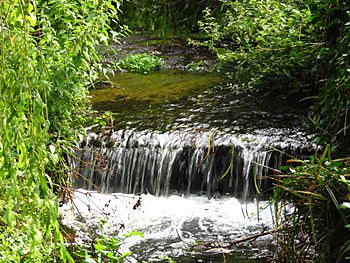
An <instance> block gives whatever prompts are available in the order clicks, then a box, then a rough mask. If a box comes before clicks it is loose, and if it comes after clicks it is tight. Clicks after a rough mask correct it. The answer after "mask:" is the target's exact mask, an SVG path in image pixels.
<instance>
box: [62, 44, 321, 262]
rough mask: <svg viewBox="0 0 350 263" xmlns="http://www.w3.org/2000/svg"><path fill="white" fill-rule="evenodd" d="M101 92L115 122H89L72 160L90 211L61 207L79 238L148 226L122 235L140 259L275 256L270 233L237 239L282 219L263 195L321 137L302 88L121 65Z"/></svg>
mask: <svg viewBox="0 0 350 263" xmlns="http://www.w3.org/2000/svg"><path fill="white" fill-rule="evenodd" d="M132 48H134V47H132ZM132 50H134V49H132ZM146 50H147V49H146ZM132 52H133V51H132ZM152 52H158V53H159V52H161V53H162V54H163V55H164V56H166V55H167V54H166V52H165V51H164V50H160V49H159V50H156V49H155V50H152ZM172 52H173V51H172ZM174 52H175V53H174ZM174 52H173V53H174V54H176V56H175V57H178V56H180V55H181V54H180V53H181V52H180V53H178V52H177V50H175V51H174ZM168 55H169V54H168ZM171 60H172V61H176V63H175V64H177V63H178V62H179V61H180V60H181V61H182V63H185V62H184V61H188V57H183V59H182V58H180V59H179V58H177V59H175V60H174V57H173V56H172V55H171ZM173 68H181V67H173ZM182 68H186V65H182ZM91 95H92V98H91V102H92V104H93V107H94V108H95V109H96V110H98V111H105V110H110V111H112V112H113V114H114V118H115V121H114V124H113V125H110V126H108V127H105V128H104V129H102V130H96V129H94V128H93V127H90V129H89V130H88V138H87V139H86V140H85V141H83V142H82V145H81V148H80V149H78V150H77V151H76V156H75V157H72V158H71V160H70V163H71V168H72V174H71V178H72V181H73V183H74V186H75V187H76V188H82V189H85V190H82V189H80V190H79V191H77V192H75V194H74V202H75V204H76V207H77V208H78V209H79V211H80V214H78V212H77V211H74V210H72V208H69V205H67V206H65V207H64V208H62V211H63V212H62V213H61V214H63V215H64V217H65V218H64V220H63V221H64V223H65V224H66V225H69V226H71V227H72V228H75V230H76V231H77V233H78V235H77V238H78V239H79V238H80V239H81V240H85V242H87V241H86V240H89V239H91V231H92V230H94V231H95V232H98V233H95V234H102V235H117V234H120V233H123V232H128V231H134V230H137V231H141V232H143V233H144V234H145V237H144V238H140V237H137V236H135V237H132V238H128V239H127V240H125V245H124V246H123V249H124V250H125V251H126V250H129V249H130V250H132V251H133V252H134V256H133V258H134V261H135V262H142V261H149V260H150V259H152V258H153V259H155V260H156V261H157V262H164V260H163V261H162V260H161V259H160V257H164V256H165V257H166V256H170V257H171V258H173V259H175V261H176V262H237V263H243V262H266V260H267V258H268V256H270V255H271V253H272V252H273V250H274V247H273V242H272V239H271V237H269V236H264V237H261V238H259V239H257V240H255V241H251V242H246V243H242V244H239V246H229V244H230V241H232V240H238V239H240V238H244V237H247V236H251V235H254V234H256V233H261V232H263V231H266V230H268V229H271V228H272V227H273V211H272V209H271V208H270V207H269V206H268V205H267V203H266V202H264V201H260V202H259V203H258V202H257V200H258V199H260V200H266V197H267V196H268V195H269V193H270V191H271V187H272V181H271V179H270V178H271V176H272V177H273V176H274V175H276V174H280V171H279V169H280V167H281V165H284V164H285V161H286V160H287V159H290V158H293V159H294V158H303V157H305V156H307V155H309V153H310V152H312V151H314V150H315V149H316V148H317V146H316V145H314V144H312V143H310V137H309V135H308V134H309V131H308V130H307V129H306V128H305V127H304V126H303V119H304V116H305V114H306V109H307V105H306V104H305V102H300V99H301V98H302V97H303V94H301V93H299V92H298V91H296V90H288V89H285V87H282V86H275V87H269V88H268V89H262V90H257V91H254V93H246V94H242V93H237V92H234V91H233V90H232V89H231V88H229V87H228V86H226V85H225V83H223V81H222V79H221V78H220V76H219V75H217V74H212V73H208V72H204V73H188V72H183V71H176V70H166V71H160V72H156V73H152V74H149V75H142V74H131V73H123V74H116V75H115V76H113V77H111V86H109V87H106V88H103V89H97V90H93V91H91ZM86 190H89V191H90V192H89V193H88V194H87V192H86ZM91 191H98V192H100V193H96V192H91ZM140 198H141V199H140ZM138 200H141V206H138V205H137V207H135V204H138ZM262 207H267V209H265V210H261V208H262ZM134 208H136V209H134ZM82 222H83V223H82ZM101 222H105V223H104V224H101ZM94 231H92V232H94ZM89 233H90V234H89ZM198 240H202V241H204V243H202V244H199V243H197V241H198ZM209 241H211V242H209ZM209 244H211V246H210V245H209ZM207 245H208V246H207Z"/></svg>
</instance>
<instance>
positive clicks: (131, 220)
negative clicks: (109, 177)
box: [61, 189, 273, 263]
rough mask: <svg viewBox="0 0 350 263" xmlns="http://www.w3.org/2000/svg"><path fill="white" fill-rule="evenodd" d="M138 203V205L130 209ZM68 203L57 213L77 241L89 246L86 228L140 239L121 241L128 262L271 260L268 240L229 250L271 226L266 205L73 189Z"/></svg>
mask: <svg viewBox="0 0 350 263" xmlns="http://www.w3.org/2000/svg"><path fill="white" fill-rule="evenodd" d="M138 200H140V206H137V208H135V204H136V203H137V202H138ZM74 203H75V206H74V207H73V206H71V204H67V205H65V206H64V207H63V208H61V214H62V215H63V217H64V218H63V223H64V224H65V225H67V226H70V227H72V228H73V229H74V230H75V231H77V232H76V233H77V236H76V240H77V241H78V242H80V241H84V242H85V243H88V242H89V238H90V236H88V235H86V228H87V227H89V229H90V234H91V229H95V231H96V232H99V234H103V235H112V236H113V235H116V234H119V236H122V234H123V233H128V232H130V231H140V232H142V233H143V234H144V237H140V236H133V237H130V238H126V239H125V240H124V245H123V246H122V252H125V251H128V250H132V251H133V255H132V259H134V260H132V259H130V262H142V261H143V260H145V261H146V260H148V261H147V262H150V260H154V261H156V262H165V261H164V260H161V259H160V258H164V257H170V258H172V259H173V260H175V261H176V262H238V263H243V262H267V261H266V260H267V257H268V256H270V255H271V249H272V244H271V241H272V239H271V237H270V236H264V237H260V238H259V239H257V240H254V241H250V242H246V243H241V244H238V245H236V246H232V247H229V242H230V241H234V240H238V239H241V238H245V237H247V236H251V235H253V234H256V233H261V232H262V231H266V230H268V229H270V228H271V227H272V226H273V221H272V218H273V217H272V213H273V211H272V209H271V207H269V206H268V205H267V203H266V202H260V203H257V202H248V203H241V202H240V201H238V200H237V199H236V198H232V197H229V196H223V197H220V198H212V199H210V200H208V199H207V198H205V197H203V196H199V195H191V196H186V197H184V196H178V195H171V196H168V197H156V196H153V195H149V194H148V195H141V196H135V195H126V194H116V193H114V194H99V193H96V192H87V191H85V190H82V189H79V190H77V191H76V192H75V193H74ZM74 208H78V211H79V212H78V211H77V210H75V209H74ZM78 215H79V216H78ZM101 222H107V223H105V224H101ZM84 231H85V232H84ZM90 241H91V240H90ZM199 241H202V243H199Z"/></svg>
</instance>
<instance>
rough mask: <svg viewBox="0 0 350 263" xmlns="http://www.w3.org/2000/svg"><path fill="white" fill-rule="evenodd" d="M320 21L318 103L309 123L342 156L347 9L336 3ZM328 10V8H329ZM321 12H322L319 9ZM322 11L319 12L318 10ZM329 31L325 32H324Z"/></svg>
mask: <svg viewBox="0 0 350 263" xmlns="http://www.w3.org/2000/svg"><path fill="white" fill-rule="evenodd" d="M331 2H333V3H332V5H330V6H328V8H326V7H323V8H324V9H326V10H327V13H326V14H325V15H324V16H325V17H324V18H323V19H324V20H325V21H327V22H325V23H326V26H325V31H326V33H324V38H325V42H326V43H327V45H326V46H325V47H324V48H323V50H322V52H321V54H320V57H322V61H321V62H320V65H319V73H318V79H317V87H316V88H317V89H318V90H317V91H318V100H317V101H316V103H315V105H314V107H313V109H312V112H311V114H310V120H311V123H312V124H313V126H314V127H316V128H317V131H318V132H319V134H320V136H319V138H320V142H321V143H323V144H325V143H332V145H333V147H334V148H336V149H338V152H339V153H341V154H348V152H349V150H350V139H349V138H350V136H349V129H350V112H349V111H350V96H349V95H350V54H349V50H350V6H349V5H347V6H346V4H345V3H344V2H342V1H340V2H339V3H338V2H337V3H336V2H335V1H331ZM329 7H331V8H329ZM321 10H322V9H321ZM318 12H321V11H318ZM327 32H328V33H327Z"/></svg>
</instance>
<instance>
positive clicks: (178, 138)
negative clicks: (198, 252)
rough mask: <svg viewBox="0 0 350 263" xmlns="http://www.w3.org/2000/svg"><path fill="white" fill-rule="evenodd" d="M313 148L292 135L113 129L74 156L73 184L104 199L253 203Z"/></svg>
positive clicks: (94, 137) (92, 139) (92, 135)
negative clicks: (279, 172) (219, 198)
mask: <svg viewBox="0 0 350 263" xmlns="http://www.w3.org/2000/svg"><path fill="white" fill-rule="evenodd" d="M314 147H315V146H313V145H310V144H309V143H307V138H306V136H305V134H303V133H301V132H293V131H291V130H288V129H283V130H277V129H276V130H273V129H270V130H261V131H255V132H254V133H251V134H245V135H234V134H228V133H222V132H219V131H200V130H197V131H193V130H184V131H171V132H170V131H168V132H163V133H162V132H156V131H150V130H144V131H137V130H133V129H129V130H128V129H126V130H118V131H113V130H112V129H111V130H108V131H107V132H106V131H105V132H100V133H98V134H97V133H90V134H89V136H88V138H87V140H86V142H84V143H83V145H82V147H81V148H80V149H79V150H77V151H76V156H75V157H74V158H72V161H71V165H72V171H73V173H72V181H73V183H74V186H75V187H76V188H84V189H87V190H98V191H101V192H105V193H107V192H108V193H114V192H122V193H133V194H136V193H150V194H152V195H157V196H159V195H169V194H172V193H182V194H191V193H205V194H206V195H207V196H208V197H212V196H213V195H216V194H232V195H233V196H235V197H238V198H243V199H247V198H248V199H249V198H252V197H254V195H255V194H256V193H257V191H260V192H264V191H266V190H268V189H269V188H270V186H271V182H270V181H269V180H267V179H266V178H265V179H262V178H263V177H264V176H266V175H270V174H273V173H276V171H275V170H273V169H279V167H280V166H281V165H282V164H283V163H284V161H285V160H287V159H288V158H291V156H293V157H297V158H298V157H299V158H300V157H303V156H304V155H307V153H309V152H310V149H311V148H314ZM270 168H271V169H270Z"/></svg>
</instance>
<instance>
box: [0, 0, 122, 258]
mask: <svg viewBox="0 0 350 263" xmlns="http://www.w3.org/2000/svg"><path fill="white" fill-rule="evenodd" d="M112 3H115V4H117V5H119V4H120V3H119V1H117V0H105V1H83V2H81V1H79V2H77V1H63V0H56V1H42V0H31V1H22V0H4V1H0V39H1V43H0V98H1V99H0V116H1V121H0V181H1V184H0V261H1V262H67V261H68V262H72V261H73V259H72V257H71V256H70V255H69V253H68V252H67V250H66V247H65V244H64V239H63V236H62V234H61V231H60V225H59V222H58V202H57V196H56V195H55V194H54V191H55V192H56V193H57V192H59V185H60V184H64V183H65V179H66V178H67V175H68V173H67V167H66V166H65V159H64V156H65V154H66V153H68V152H69V151H70V150H69V149H70V148H71V147H72V146H73V145H74V143H75V142H76V141H77V137H78V133H79V132H81V131H79V128H80V127H81V124H82V121H83V120H84V117H83V116H84V113H85V112H86V110H87V108H88V107H87V99H86V95H87V84H88V83H91V81H92V80H94V79H95V78H96V77H97V73H98V69H100V67H101V65H100V64H99V63H98V61H99V55H98V54H97V53H96V47H97V46H98V45H100V43H105V44H108V43H107V41H108V39H109V33H108V31H109V29H110V26H109V23H110V19H111V18H112V17H113V18H116V17H117V12H118V9H117V8H116V7H115V6H114V5H113V4H112Z"/></svg>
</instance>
